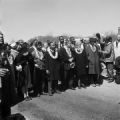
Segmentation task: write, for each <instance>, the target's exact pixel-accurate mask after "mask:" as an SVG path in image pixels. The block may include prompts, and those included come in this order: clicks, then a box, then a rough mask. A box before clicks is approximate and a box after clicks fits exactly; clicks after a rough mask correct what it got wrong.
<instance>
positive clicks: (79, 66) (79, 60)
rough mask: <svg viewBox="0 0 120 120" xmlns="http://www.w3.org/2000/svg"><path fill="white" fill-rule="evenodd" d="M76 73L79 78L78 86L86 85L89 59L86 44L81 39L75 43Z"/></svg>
mask: <svg viewBox="0 0 120 120" xmlns="http://www.w3.org/2000/svg"><path fill="white" fill-rule="evenodd" d="M74 58H75V73H76V76H77V80H78V88H81V87H86V85H87V82H88V81H87V77H86V76H87V70H86V68H87V67H88V59H87V55H86V52H85V48H84V44H83V43H82V42H81V41H80V42H77V43H76V44H75V51H74Z"/></svg>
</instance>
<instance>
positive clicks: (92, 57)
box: [86, 45, 100, 74]
mask: <svg viewBox="0 0 120 120" xmlns="http://www.w3.org/2000/svg"><path fill="white" fill-rule="evenodd" d="M86 53H87V57H88V61H89V63H88V70H89V71H88V74H100V61H99V53H98V48H97V47H96V51H95V52H93V51H92V50H91V47H90V45H88V46H87V47H86Z"/></svg>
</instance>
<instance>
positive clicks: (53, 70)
mask: <svg viewBox="0 0 120 120" xmlns="http://www.w3.org/2000/svg"><path fill="white" fill-rule="evenodd" d="M53 54H55V53H53ZM45 69H46V70H49V72H50V74H49V79H50V80H60V75H59V69H60V62H59V57H58V58H57V59H53V58H52V57H51V56H50V54H49V53H48V51H47V52H45Z"/></svg>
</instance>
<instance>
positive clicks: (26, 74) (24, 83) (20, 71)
mask: <svg viewBox="0 0 120 120" xmlns="http://www.w3.org/2000/svg"><path fill="white" fill-rule="evenodd" d="M29 60H30V54H29V52H28V45H27V43H23V44H22V45H21V48H20V49H19V54H18V56H17V57H16V59H15V65H16V70H17V89H18V93H20V94H22V96H23V98H24V99H25V100H31V97H30V96H29V94H28V88H30V87H31V75H30V68H29ZM20 96H21V95H20ZM22 96H21V97H22Z"/></svg>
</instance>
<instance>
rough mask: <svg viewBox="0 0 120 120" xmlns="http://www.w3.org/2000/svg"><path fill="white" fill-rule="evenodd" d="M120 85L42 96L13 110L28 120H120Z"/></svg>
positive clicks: (106, 83)
mask: <svg viewBox="0 0 120 120" xmlns="http://www.w3.org/2000/svg"><path fill="white" fill-rule="evenodd" d="M119 102H120V85H117V84H116V83H114V82H113V83H108V82H107V81H104V82H103V85H101V86H97V87H92V86H90V87H88V88H86V89H84V88H82V89H78V88H76V90H67V91H66V92H64V93H62V94H54V96H48V95H42V96H40V97H36V98H33V99H32V100H31V101H23V102H21V103H19V104H17V105H16V106H14V107H13V108H12V113H17V112H19V113H22V114H23V115H24V116H25V117H26V118H27V120H120V104H119Z"/></svg>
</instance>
